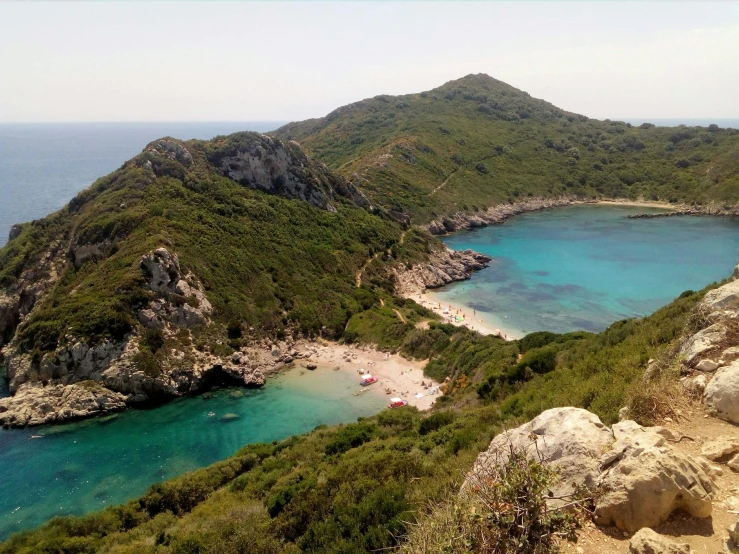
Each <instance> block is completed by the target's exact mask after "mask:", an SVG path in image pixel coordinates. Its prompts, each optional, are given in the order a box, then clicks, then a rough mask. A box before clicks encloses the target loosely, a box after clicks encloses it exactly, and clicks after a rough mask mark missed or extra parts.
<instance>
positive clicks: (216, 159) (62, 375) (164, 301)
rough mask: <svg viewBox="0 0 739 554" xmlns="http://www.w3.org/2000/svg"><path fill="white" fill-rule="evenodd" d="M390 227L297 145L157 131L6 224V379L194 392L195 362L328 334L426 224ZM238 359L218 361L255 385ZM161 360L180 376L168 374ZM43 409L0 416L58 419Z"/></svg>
mask: <svg viewBox="0 0 739 554" xmlns="http://www.w3.org/2000/svg"><path fill="white" fill-rule="evenodd" d="M401 235H403V228H402V225H401V224H399V223H397V222H396V221H395V220H393V219H392V218H390V217H388V216H386V215H385V214H384V212H383V211H382V210H378V209H374V208H372V207H371V206H370V205H369V203H368V202H367V200H366V198H364V196H363V195H362V194H361V192H359V191H358V190H357V189H356V188H354V187H353V186H352V185H350V184H348V183H347V182H346V181H345V180H344V179H343V178H342V177H340V176H337V175H335V174H334V173H332V172H331V171H330V170H328V169H327V168H326V167H325V166H324V165H323V164H320V163H318V162H315V161H313V160H311V159H309V158H307V157H306V156H305V154H304V153H303V152H302V150H301V149H300V147H298V146H297V145H295V144H290V143H283V142H281V141H280V140H278V139H274V138H270V137H266V136H263V135H257V134H253V133H238V134H235V135H231V136H228V137H218V138H216V139H214V140H212V141H190V142H181V141H177V140H175V139H169V138H167V139H161V140H159V141H155V142H153V143H151V144H150V145H148V146H147V147H146V148H145V149H144V151H143V152H142V153H141V154H140V155H138V156H136V157H135V158H133V159H132V160H130V161H128V162H126V163H125V164H124V165H123V166H122V167H121V168H120V169H118V170H117V171H115V172H113V173H112V174H110V175H108V176H107V177H103V178H101V179H99V180H98V181H97V182H96V183H94V184H93V185H92V187H90V188H89V189H87V190H85V191H82V192H81V193H80V194H79V195H78V196H77V197H76V198H74V199H73V200H72V201H71V202H70V203H69V205H67V206H66V207H65V208H63V209H62V210H60V211H59V212H57V213H55V214H52V215H50V216H48V217H46V218H44V219H41V220H38V221H34V222H31V223H27V224H24V225H22V226H20V227H16V228H14V230H13V233H12V238H11V240H10V241H9V242H8V243H7V245H6V246H5V247H4V248H2V249H1V250H0V347H3V346H4V347H5V348H4V350H3V353H4V356H5V362H6V364H7V377H8V379H9V381H10V388H11V391H12V392H16V391H17V390H18V389H19V388H21V387H22V386H23V385H24V384H25V383H30V384H38V383H49V384H57V383H61V384H64V385H70V384H74V383H81V382H83V381H88V380H92V381H95V382H97V383H102V384H104V386H105V387H107V388H108V389H112V390H114V391H118V392H121V393H123V394H124V395H127V400H126V401H127V402H138V401H147V400H154V399H157V400H158V399H161V398H165V397H171V396H174V395H177V394H181V393H185V392H188V391H194V390H198V388H199V387H201V386H202V385H203V384H204V381H203V377H204V375H205V374H204V373H203V370H202V368H203V367H221V366H223V365H224V364H225V363H226V361H227V360H229V359H230V357H231V355H232V353H233V352H234V351H235V350H239V349H240V348H241V347H242V346H247V345H249V344H258V345H261V346H262V348H264V345H262V344H261V343H260V342H259V341H260V340H262V339H264V340H266V341H268V342H269V341H270V340H276V339H281V338H284V337H285V336H286V335H293V334H294V335H296V336H314V337H315V336H318V335H322V336H324V337H327V338H339V337H340V336H341V335H342V333H343V330H344V327H345V326H346V323H347V321H348V319H349V318H350V317H351V316H352V315H353V314H355V313H357V312H359V311H361V310H363V309H366V308H368V307H370V306H372V305H373V304H374V303H377V302H378V299H377V298H378V297H377V293H375V292H372V291H370V290H369V288H368V287H371V286H373V284H374V285H379V286H380V287H381V288H382V287H385V288H386V289H389V288H391V283H390V282H389V281H387V277H386V275H385V273H384V272H383V267H384V266H388V265H392V264H398V263H404V264H406V263H411V262H413V261H414V260H419V259H422V258H423V257H424V256H425V255H426V248H427V243H428V237H427V236H424V235H423V234H422V233H419V232H416V231H410V232H409V233H407V235H408V236H407V237H405V240H404V241H403V243H402V244H400V242H401V241H400V239H401ZM388 252H389V254H388ZM381 253H382V254H383V256H381V257H379V254H381ZM375 254H377V255H378V256H375ZM372 259H374V263H372V264H371V265H369V266H368V267H366V268H365V265H367V262H368V261H369V260H372ZM360 268H364V269H363V273H364V274H363V278H362V281H363V283H364V284H365V285H366V286H365V287H364V288H361V289H358V288H357V286H356V275H357V273H358V272H359V271H360ZM183 354H184V355H185V357H184V358H182V355H183ZM213 356H215V358H213ZM219 360H220V361H219ZM252 362H254V361H253V360H252V361H250V365H248V366H247V365H245V366H243V367H242V366H238V367H237V366H233V367H231V365H233V364H231V365H229V366H228V368H227V371H230V374H231V376H233V377H236V378H237V379H243V380H244V382H245V383H247V384H257V383H258V382H259V381H260V380H263V377H260V375H259V374H258V373H255V371H256V369H255V368H256V366H257V365H258V364H256V363H252ZM229 363H230V362H229ZM237 365H238V364H237ZM113 366H115V367H113ZM175 369H176V370H177V371H178V372H180V373H181V372H184V374H185V375H187V377H186V378H185V379H184V380H182V378H178V379H180V380H178V381H176V382H175V383H174V384H173V383H172V381H171V379H170V377H171V375H170V373H171V371H173V370H175ZM138 370H143V371H144V373H145V374H146V379H145V383H143V384H135V383H137V380H136V377H135V373H136V371H138ZM87 390H92V391H96V390H97V391H98V392H99V393H100V394H102V393H105V391H104V390H102V391H101V390H98V389H94V388H93V389H89V388H88V389H87ZM32 392H33V393H34V394H37V393H38V394H41V393H42V392H41V389H34V390H33V391H32ZM82 392H83V391H80V393H81V394H82ZM43 394H45V395H46V394H47V393H43ZM46 400H48V399H45V401H46ZM3 411H5V410H4V409H3V410H0V412H3ZM60 411H61V409H60ZM81 415H84V414H81V413H80V414H73V415H67V416H65V417H72V416H81ZM42 416H43V417H42ZM42 416H39V417H41V419H36V418H35V416H31V417H30V419H29V417H26V416H22V417H21V416H18V417H17V418H16V417H15V416H12V417H11V416H10V415H8V413H6V414H4V415H3V414H1V413H0V422H3V423H5V424H6V425H25V424H29V423H42V422H44V421H55V420H56V419H53V418H55V417H56V416H55V415H48V414H46V415H43V414H42ZM59 417H60V418H61V417H62V416H61V415H60V416H59ZM13 418H15V419H13ZM50 418H52V419H50Z"/></svg>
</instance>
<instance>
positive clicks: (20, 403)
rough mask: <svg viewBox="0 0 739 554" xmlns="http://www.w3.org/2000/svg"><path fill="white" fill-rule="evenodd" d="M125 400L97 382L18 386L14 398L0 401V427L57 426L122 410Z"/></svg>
mask: <svg viewBox="0 0 739 554" xmlns="http://www.w3.org/2000/svg"><path fill="white" fill-rule="evenodd" d="M125 406H126V397H125V396H124V395H122V394H120V393H117V392H113V391H111V390H109V389H106V388H105V387H103V386H101V385H100V384H98V383H94V382H92V381H85V382H81V383H78V384H74V385H61V384H58V385H50V386H43V385H39V384H25V385H22V386H21V387H20V388H19V389H18V390H17V391H16V393H15V395H14V396H11V397H8V398H2V399H0V425H2V426H4V427H25V426H31V425H42V424H46V423H58V422H62V421H69V420H72V419H80V418H84V417H90V416H94V415H100V414H103V413H109V412H114V411H118V410H122V409H123V408H125Z"/></svg>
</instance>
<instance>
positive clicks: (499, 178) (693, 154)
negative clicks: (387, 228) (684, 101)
mask: <svg viewBox="0 0 739 554" xmlns="http://www.w3.org/2000/svg"><path fill="white" fill-rule="evenodd" d="M275 134H276V135H277V136H279V137H282V138H286V139H293V140H296V141H298V142H300V143H301V144H302V145H303V147H304V148H305V149H306V150H307V151H308V152H309V153H311V154H313V155H314V156H315V157H316V158H317V159H319V160H321V161H323V162H325V163H326V164H327V165H328V166H329V167H330V168H332V169H334V170H336V171H338V172H339V173H341V174H342V175H344V176H346V177H347V178H348V179H349V180H350V181H352V182H354V183H355V184H357V185H358V186H360V187H361V188H362V190H363V191H364V192H365V193H366V194H367V195H368V197H369V198H370V199H371V200H372V201H373V202H374V203H376V204H379V205H382V206H385V207H387V208H389V209H392V210H396V211H401V212H407V213H409V214H411V215H412V216H413V221H414V222H415V223H425V222H428V221H429V220H431V219H434V218H436V217H441V216H444V215H450V214H451V213H453V212H456V211H458V210H463V211H467V212H471V213H473V212H476V211H479V210H483V209H485V208H487V207H490V206H493V205H495V204H498V203H507V202H515V201H516V200H517V199H522V198H526V197H528V196H562V195H577V196H581V197H610V198H632V199H637V198H643V199H646V200H662V201H667V202H685V203H691V204H692V203H695V204H698V205H704V204H708V203H713V202H717V203H721V204H723V203H728V204H730V205H734V204H735V203H736V202H737V201H739V131H737V130H733V129H719V128H718V127H716V126H711V127H707V128H705V127H655V126H654V125H650V124H644V125H641V126H639V127H634V126H632V125H630V124H628V123H624V122H619V121H608V120H606V121H599V120H595V119H589V118H587V117H585V116H582V115H578V114H574V113H570V112H565V111H563V110H561V109H559V108H557V107H556V106H553V105H552V104H549V103H548V102H545V101H543V100H538V99H535V98H532V97H531V96H530V95H529V94H527V93H526V92H523V91H520V90H518V89H516V88H514V87H512V86H510V85H507V84H505V83H503V82H501V81H498V80H496V79H493V78H491V77H489V76H487V75H482V74H481V75H468V76H467V77H464V78H462V79H458V80H456V81H450V82H448V83H446V84H445V85H443V86H441V87H439V88H436V89H433V90H430V91H428V92H422V93H420V94H408V95H404V96H386V95H383V96H376V97H374V98H371V99H367V100H362V101H361V102H356V103H354V104H350V105H348V106H344V107H341V108H338V109H337V110H334V111H333V112H331V113H330V114H328V115H327V116H326V117H323V118H319V119H311V120H307V121H303V122H299V123H290V124H288V125H285V126H284V127H281V128H280V129H278V130H277V131H276V132H275Z"/></svg>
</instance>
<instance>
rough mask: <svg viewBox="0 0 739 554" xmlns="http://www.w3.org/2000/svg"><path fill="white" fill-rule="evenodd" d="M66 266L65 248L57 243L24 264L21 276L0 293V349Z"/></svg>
mask: <svg viewBox="0 0 739 554" xmlns="http://www.w3.org/2000/svg"><path fill="white" fill-rule="evenodd" d="M65 263H66V258H65V255H64V249H63V247H62V244H61V242H60V241H57V242H55V243H53V244H52V245H51V246H50V247H49V249H48V250H46V251H45V252H44V253H43V254H41V255H40V256H39V257H38V259H36V260H32V261H30V262H29V263H27V264H26V268H27V269H25V270H24V271H23V273H22V274H21V275H20V277H18V278H17V279H16V281H15V282H14V283H12V284H11V285H10V286H9V287H8V288H7V289H6V290H5V291H4V292H0V349H2V348H3V347H4V346H5V345H6V344H8V343H10V341H11V340H12V338H13V335H14V334H15V330H16V328H17V327H18V325H20V324H21V322H22V321H23V320H24V319H25V318H26V317H27V316H28V314H30V313H31V310H33V308H34V306H36V303H37V302H38V301H39V300H40V299H41V298H42V297H43V296H44V295H45V294H46V293H47V292H48V291H49V290H51V288H52V287H53V286H54V283H56V281H57V280H58V279H59V275H60V274H61V271H62V268H63V266H64V264H65ZM0 357H1V356H0Z"/></svg>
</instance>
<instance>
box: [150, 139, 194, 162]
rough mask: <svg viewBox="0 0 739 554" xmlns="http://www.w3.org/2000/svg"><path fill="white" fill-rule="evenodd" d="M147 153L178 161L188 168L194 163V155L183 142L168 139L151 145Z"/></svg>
mask: <svg viewBox="0 0 739 554" xmlns="http://www.w3.org/2000/svg"><path fill="white" fill-rule="evenodd" d="M146 151H147V152H149V153H150V154H154V155H159V156H163V157H165V158H169V159H170V160H175V161H178V162H180V163H181V164H183V165H186V166H189V165H192V162H193V160H192V154H191V153H190V151H189V150H188V149H187V148H186V147H185V145H184V144H183V143H182V142H181V141H178V140H175V139H172V138H168V137H167V138H163V139H159V140H156V141H154V142H152V143H150V144H149V145H148V146H147V147H146Z"/></svg>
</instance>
